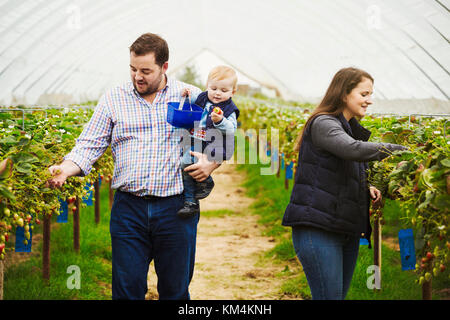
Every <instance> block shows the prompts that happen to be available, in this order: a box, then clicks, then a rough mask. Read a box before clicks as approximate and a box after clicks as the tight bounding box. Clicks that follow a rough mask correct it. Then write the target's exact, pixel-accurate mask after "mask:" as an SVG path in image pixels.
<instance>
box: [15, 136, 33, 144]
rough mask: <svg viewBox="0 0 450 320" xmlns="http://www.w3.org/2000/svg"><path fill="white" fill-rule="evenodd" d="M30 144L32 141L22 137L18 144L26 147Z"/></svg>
mask: <svg viewBox="0 0 450 320" xmlns="http://www.w3.org/2000/svg"><path fill="white" fill-rule="evenodd" d="M29 142H30V139H28V138H25V137H21V138H20V139H19V142H18V143H17V145H19V146H24V145H26V144H27V143H29Z"/></svg>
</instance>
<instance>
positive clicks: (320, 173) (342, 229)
mask: <svg viewBox="0 0 450 320" xmlns="http://www.w3.org/2000/svg"><path fill="white" fill-rule="evenodd" d="M337 119H338V120H339V121H340V123H341V124H342V127H343V128H344V130H345V131H346V132H347V134H349V135H350V136H352V137H353V138H354V139H356V140H362V141H367V140H368V139H369V137H370V131H369V130H367V129H365V128H364V127H362V126H361V125H360V124H359V123H358V121H357V120H356V119H354V118H352V119H351V120H350V121H349V122H347V120H346V119H345V118H344V116H343V115H342V114H340V115H339V116H338V117H337ZM314 120H315V119H314ZM314 120H312V122H311V123H310V124H309V125H308V128H306V131H305V133H304V136H303V141H302V144H301V148H300V152H299V156H298V165H299V166H298V169H297V173H296V175H295V183H294V187H293V190H292V194H291V198H290V203H289V205H288V206H287V208H286V210H285V213H284V216H283V221H282V224H283V225H284V226H301V225H304V226H313V227H317V228H321V229H324V230H328V231H332V232H337V233H344V234H350V235H360V236H362V233H364V236H362V237H363V238H366V239H368V240H369V242H370V234H371V232H372V229H371V227H370V222H369V205H370V202H369V191H368V189H369V188H368V185H367V175H366V169H367V168H368V166H367V164H366V163H362V162H357V161H350V160H344V159H341V158H338V157H336V156H334V155H333V154H331V153H329V152H327V151H324V150H319V149H318V148H316V147H315V146H314V145H313V143H312V138H311V130H310V128H311V125H312V123H313V121H314Z"/></svg>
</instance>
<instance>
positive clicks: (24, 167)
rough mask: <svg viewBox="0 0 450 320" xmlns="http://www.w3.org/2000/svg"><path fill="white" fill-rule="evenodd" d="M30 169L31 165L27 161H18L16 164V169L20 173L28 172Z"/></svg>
mask: <svg viewBox="0 0 450 320" xmlns="http://www.w3.org/2000/svg"><path fill="white" fill-rule="evenodd" d="M31 169H32V166H31V164H29V163H28V162H19V163H18V164H17V166H16V170H17V171H19V172H20V173H30V172H31Z"/></svg>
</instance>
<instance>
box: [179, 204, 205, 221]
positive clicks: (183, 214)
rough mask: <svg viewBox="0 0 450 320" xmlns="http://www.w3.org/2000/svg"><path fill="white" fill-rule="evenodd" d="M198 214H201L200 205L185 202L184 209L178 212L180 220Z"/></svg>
mask: <svg viewBox="0 0 450 320" xmlns="http://www.w3.org/2000/svg"><path fill="white" fill-rule="evenodd" d="M198 213H200V206H199V204H198V203H194V202H190V201H185V202H184V206H183V208H181V209H180V210H179V211H178V212H177V215H178V216H179V217H180V218H190V217H193V216H195V215H196V214H198Z"/></svg>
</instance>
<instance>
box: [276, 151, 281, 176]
mask: <svg viewBox="0 0 450 320" xmlns="http://www.w3.org/2000/svg"><path fill="white" fill-rule="evenodd" d="M280 170H281V155H278V164H277V178H279V177H280Z"/></svg>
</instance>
